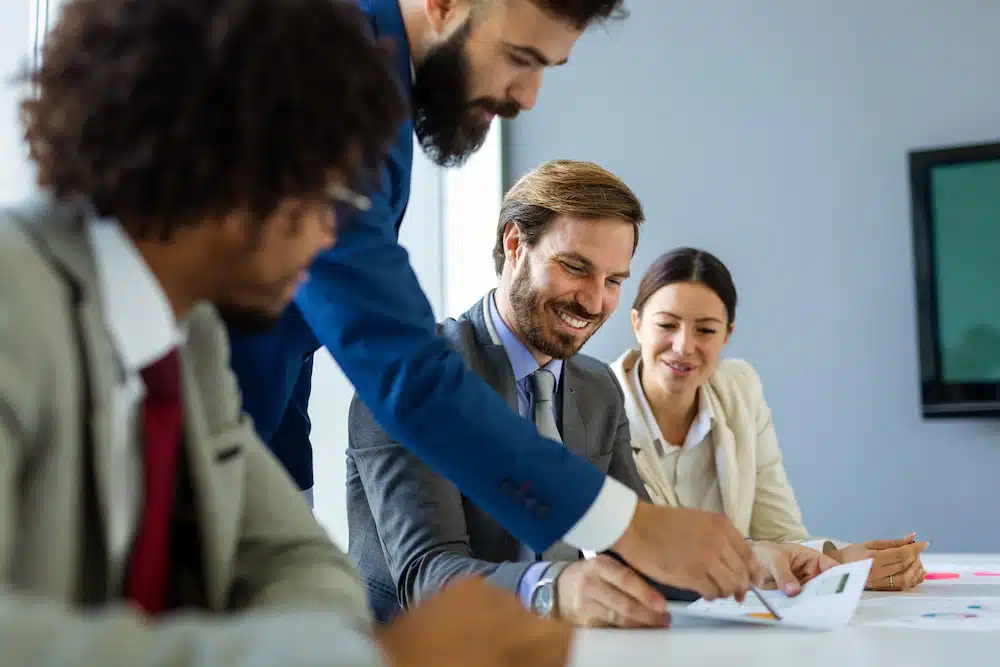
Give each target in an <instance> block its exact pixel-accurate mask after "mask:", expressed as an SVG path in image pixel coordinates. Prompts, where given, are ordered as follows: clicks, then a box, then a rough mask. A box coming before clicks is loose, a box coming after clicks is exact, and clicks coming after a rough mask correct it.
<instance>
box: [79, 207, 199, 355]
mask: <svg viewBox="0 0 1000 667" xmlns="http://www.w3.org/2000/svg"><path fill="white" fill-rule="evenodd" d="M87 233H88V236H89V238H90V244H91V247H92V249H93V251H94V257H95V259H96V264H97V275H98V283H99V286H100V290H101V298H102V301H103V303H104V318H105V320H106V323H107V325H108V330H109V331H110V332H111V337H112V340H113V341H114V346H115V351H116V352H117V353H118V358H119V361H120V362H121V364H122V365H123V366H124V370H125V372H126V373H136V372H138V371H140V370H141V369H143V368H145V367H146V366H148V365H149V364H151V363H153V362H154V361H156V360H157V359H159V358H160V357H162V356H163V355H164V354H166V353H167V352H169V351H170V350H171V349H172V348H174V347H177V346H178V345H179V344H180V343H181V342H182V341H183V339H184V335H183V331H182V330H181V327H180V326H179V325H178V323H177V320H176V319H175V318H174V312H173V309H172V308H171V307H170V302H169V301H168V300H167V295H166V294H164V292H163V288H162V287H161V286H160V283H159V281H158V280H157V279H156V276H154V275H153V272H152V271H151V270H150V268H149V266H147V264H146V262H145V260H144V259H143V258H142V256H141V255H140V254H139V251H138V250H137V249H136V247H135V245H134V244H133V243H132V241H131V240H130V239H129V238H128V237H127V236H126V235H125V232H124V230H122V228H121V226H120V225H119V224H118V223H117V222H115V221H114V220H95V221H92V222H91V223H90V224H88V225H87Z"/></svg>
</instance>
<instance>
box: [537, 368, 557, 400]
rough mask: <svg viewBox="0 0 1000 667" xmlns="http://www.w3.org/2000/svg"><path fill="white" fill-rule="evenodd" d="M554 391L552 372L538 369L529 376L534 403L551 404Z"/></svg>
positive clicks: (554, 378)
mask: <svg viewBox="0 0 1000 667" xmlns="http://www.w3.org/2000/svg"><path fill="white" fill-rule="evenodd" d="M555 389H556V376H555V375H553V374H552V371H548V370H545V369H544V368H539V369H538V370H537V371H535V372H534V373H532V374H531V392H532V393H533V394H534V396H535V402H536V403H539V402H545V401H547V402H549V403H551V402H552V395H553V394H554V393H555Z"/></svg>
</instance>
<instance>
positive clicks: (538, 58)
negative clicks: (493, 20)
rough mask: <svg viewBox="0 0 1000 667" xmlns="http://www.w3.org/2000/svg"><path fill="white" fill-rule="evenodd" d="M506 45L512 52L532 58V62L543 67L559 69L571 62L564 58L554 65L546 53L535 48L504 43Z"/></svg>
mask: <svg viewBox="0 0 1000 667" xmlns="http://www.w3.org/2000/svg"><path fill="white" fill-rule="evenodd" d="M504 44H506V46H507V48H508V49H510V50H511V51H516V52H517V53H519V54H520V55H522V56H525V57H527V58H530V59H531V60H534V61H535V62H536V63H538V64H539V65H541V66H542V67H559V66H560V65H565V64H566V63H567V62H569V58H563V59H562V60H560V61H559V62H557V63H554V62H552V61H551V60H549V59H548V58H547V57H546V56H545V54H544V53H542V52H541V51H539V50H538V49H536V48H535V47H533V46H524V45H522V44H512V43H510V42H504Z"/></svg>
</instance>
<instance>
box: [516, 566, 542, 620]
mask: <svg viewBox="0 0 1000 667" xmlns="http://www.w3.org/2000/svg"><path fill="white" fill-rule="evenodd" d="M547 569H549V563H548V562H547V561H543V560H542V561H538V562H537V563H534V564H533V565H531V566H530V567H529V568H528V569H527V570H525V571H524V573H523V574H522V575H521V578H520V579H519V580H518V582H517V597H518V598H520V600H521V604H523V605H524V608H525V609H529V610H530V609H531V591H532V590H534V588H535V585H536V584H537V583H538V582H539V581H541V579H542V575H544V574H545V570H547Z"/></svg>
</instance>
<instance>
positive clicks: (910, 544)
mask: <svg viewBox="0 0 1000 667" xmlns="http://www.w3.org/2000/svg"><path fill="white" fill-rule="evenodd" d="M916 535H917V534H916V533H910V534H909V535H907V536H906V537H904V538H901V539H898V540H869V541H868V542H857V543H855V544H850V545H848V546H846V547H844V548H843V549H838V550H836V551H834V552H833V553H832V554H830V555H831V556H833V557H834V558H835V559H836V560H838V561H839V562H841V563H853V562H855V561H859V560H865V559H866V558H871V559H872V569H871V571H870V572H869V573H868V582H867V583H866V584H865V588H867V589H868V590H870V591H905V590H907V589H909V588H913V587H914V586H918V585H919V584H921V583H923V581H924V577H925V576H927V572H926V571H925V570H924V566H923V563H921V562H920V554H922V553H923V552H924V551H925V550H926V549H927V547H929V546H930V545H931V543H930V542H915V541H914V538H915V537H916Z"/></svg>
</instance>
